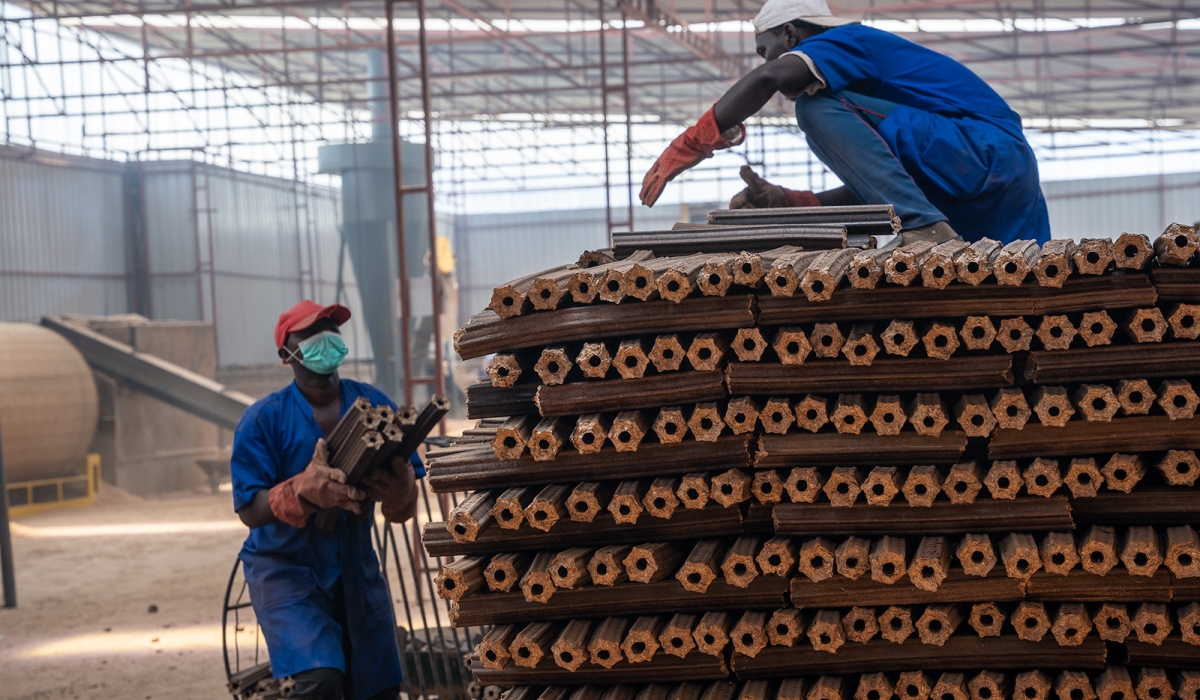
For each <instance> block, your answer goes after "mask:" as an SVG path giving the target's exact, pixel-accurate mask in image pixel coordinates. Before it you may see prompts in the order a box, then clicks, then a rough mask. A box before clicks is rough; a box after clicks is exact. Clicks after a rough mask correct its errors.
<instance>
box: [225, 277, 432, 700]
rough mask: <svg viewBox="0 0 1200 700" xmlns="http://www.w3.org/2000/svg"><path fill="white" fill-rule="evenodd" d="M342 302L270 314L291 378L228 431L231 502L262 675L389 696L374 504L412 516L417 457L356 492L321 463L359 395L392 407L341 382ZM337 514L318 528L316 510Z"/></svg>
mask: <svg viewBox="0 0 1200 700" xmlns="http://www.w3.org/2000/svg"><path fill="white" fill-rule="evenodd" d="M349 319H350V310H349V309H347V308H346V307H345V306H342V305H340V304H332V305H329V306H321V305H319V304H317V303H315V302H312V301H309V300H307V299H306V300H304V301H302V302H300V303H298V304H296V305H295V306H293V307H292V308H290V309H288V310H287V311H285V312H283V314H281V315H280V316H279V321H278V323H277V324H276V326H275V346H276V347H277V348H278V353H279V357H280V358H281V359H282V360H283V362H284V364H287V365H290V366H291V368H292V374H293V376H294V379H295V381H293V382H292V383H291V384H289V385H288V386H287V387H286V388H284V389H281V390H279V391H276V392H275V393H273V394H271V395H269V396H267V397H266V398H263V399H262V400H260V401H258V402H257V403H255V404H254V405H253V406H251V407H250V408H249V409H247V410H246V413H245V414H244V415H243V416H242V419H241V421H240V422H239V423H238V427H237V431H236V432H235V433H234V436H233V460H232V465H231V468H230V473H231V476H232V479H233V507H234V509H235V510H236V511H237V514H238V516H239V517H240V518H241V519H242V522H243V523H245V524H246V525H247V526H248V527H249V528H251V529H250V535H249V537H247V538H246V542H245V544H244V545H243V546H242V551H241V554H240V558H241V561H242V568H243V571H244V573H245V577H246V583H247V585H248V586H249V589H250V601H251V603H252V604H253V605H254V614H255V616H256V617H257V618H258V624H259V626H260V627H262V631H263V636H264V637H265V638H266V642H267V651H268V652H269V654H270V658H271V672H272V674H273V675H274V676H275V677H276V678H285V677H290V678H291V679H292V682H293V688H292V690H291V694H290V695H289V697H291V698H293V699H295V698H303V699H304V700H342V699H343V698H345V700H368V699H370V700H383V699H384V698H386V699H387V700H396V698H397V697H398V696H399V693H400V689H399V686H400V681H401V666H400V653H399V649H398V647H397V644H396V620H395V615H394V613H393V611H392V601H391V596H390V595H389V594H388V588H387V583H386V582H385V581H384V579H383V576H382V574H381V572H380V569H379V560H378V558H377V557H376V556H375V550H374V549H373V548H372V547H371V523H372V522H373V521H374V512H375V503H379V505H380V510H381V512H382V514H383V517H384V518H385V519H387V520H388V521H390V522H402V521H404V520H408V519H409V518H411V517H412V516H413V513H414V512H415V511H416V505H417V487H416V481H415V478H416V477H417V476H424V474H425V470H424V467H423V466H422V465H421V461H420V459H419V458H418V457H415V456H414V457H413V459H412V460H411V464H410V463H409V462H406V461H404V460H403V459H401V458H397V459H395V460H393V461H392V463H391V465H387V466H382V467H380V468H377V469H375V471H373V472H372V473H371V474H370V475H368V476H367V478H366V479H365V480H364V482H363V483H362V484H361V486H362V488H361V489H359V488H354V487H352V486H348V485H347V484H346V483H345V480H346V477H345V474H344V473H342V472H341V471H340V470H338V469H335V468H333V467H331V466H329V454H328V449H327V447H326V445H325V438H327V437H328V436H329V434H330V433H331V432H332V431H333V429H334V427H335V426H336V425H337V423H338V421H339V420H340V419H341V417H342V415H343V414H345V413H346V411H347V410H349V408H350V406H351V404H353V403H354V402H355V400H356V399H358V398H359V397H366V398H367V399H368V400H369V401H370V402H371V404H372V405H373V406H379V405H385V406H390V407H392V408H393V409H394V408H395V407H396V406H395V404H394V403H393V402H392V400H391V399H390V398H388V396H387V395H386V394H384V393H383V392H382V391H380V390H379V389H376V388H375V387H373V386H370V385H368V384H363V383H360V382H356V381H352V380H349V379H342V378H340V377H339V376H338V367H339V366H340V365H341V363H342V360H343V359H345V357H346V353H347V350H346V344H345V342H344V341H343V340H342V337H341V333H340V331H339V330H338V329H339V327H340V326H341V325H342V324H343V323H345V322H346V321H347V320H349ZM322 508H338V509H340V517H339V519H338V524H337V527H336V528H335V529H334V530H333V531H332V532H330V533H328V534H325V533H322V532H320V531H319V530H318V529H317V527H316V525H315V522H314V521H315V520H316V519H315V517H313V516H314V514H315V513H317V512H318V511H319V510H320V509H322Z"/></svg>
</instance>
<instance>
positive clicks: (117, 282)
mask: <svg viewBox="0 0 1200 700" xmlns="http://www.w3.org/2000/svg"><path fill="white" fill-rule="evenodd" d="M126 167H127V166H126V165H125V164H120V163H110V162H106V161H96V160H88V159H80V158H68V157H63V156H58V155H54V154H46V153H42V152H38V151H28V150H22V149H12V148H7V147H0V320H6V321H12V320H20V321H36V320H37V319H38V318H40V317H41V316H43V315H46V314H54V313H86V314H116V313H126V312H129V311H131V310H132V308H131V307H132V302H131V301H130V299H131V296H132V295H131V292H130V289H131V284H130V280H131V273H130V270H131V267H132V265H131V263H130V258H131V255H130V254H129V252H128V251H129V250H130V234H129V231H130V230H134V229H135V228H136V227H132V228H131V226H130V223H129V222H130V217H131V216H134V217H136V216H141V217H143V219H142V221H143V229H144V231H145V234H144V235H145V244H146V249H147V253H146V257H147V268H148V271H147V273H148V286H149V290H150V295H149V296H150V298H149V306H150V308H149V312H150V315H151V316H152V317H153V318H157V319H179V320H189V321H215V326H216V334H217V347H218V355H219V361H220V366H221V367H222V368H226V367H239V366H256V365H264V364H271V363H273V362H274V361H275V350H274V347H273V344H272V341H271V329H272V328H273V327H274V324H275V319H276V317H277V316H278V314H279V312H280V311H282V310H283V309H284V308H286V307H288V306H290V305H291V304H293V303H295V302H296V301H298V300H299V299H300V298H302V297H303V296H308V297H311V298H313V299H316V300H317V301H320V302H322V303H329V302H332V301H334V297H335V294H336V288H337V279H338V264H339V259H341V264H342V276H343V283H344V286H345V290H346V295H345V296H344V297H343V298H342V302H343V303H345V304H347V305H348V306H350V308H351V309H352V310H356V311H357V310H358V309H361V304H360V298H359V290H358V288H357V285H356V283H355V279H354V273H353V269H352V266H351V265H350V261H349V257H348V256H344V257H343V256H341V255H340V251H339V249H340V245H341V236H340V233H339V226H340V221H341V215H340V192H339V191H338V190H337V189H334V188H327V187H314V186H309V185H305V184H297V183H293V182H290V181H286V180H278V179H274V178H267V177H260V176H255V175H248V174H245V173H240V172H235V171H232V170H228V169H225V168H219V167H215V166H210V165H204V164H196V163H190V162H163V163H142V164H134V165H130V166H128V167H130V168H137V169H138V171H140V176H141V177H140V187H141V192H142V206H141V207H130V206H129V205H128V204H127V200H126V190H125V188H124V185H123V182H122V181H123V178H125V177H126V172H127V171H126ZM1043 188H1044V190H1045V192H1046V198H1047V201H1048V203H1049V207H1050V219H1051V227H1052V230H1053V231H1054V234H1055V235H1056V236H1059V237H1073V238H1080V237H1085V236H1115V235H1117V234H1119V233H1121V232H1122V231H1134V232H1141V233H1147V234H1151V235H1154V234H1157V233H1158V232H1160V231H1162V229H1163V228H1165V227H1166V225H1167V224H1169V223H1170V222H1172V221H1181V222H1185V223H1192V222H1194V221H1196V220H1198V219H1200V173H1188V174H1180V175H1164V176H1150V177H1129V178H1108V179H1099V180H1081V181H1065V182H1046V183H1043ZM129 208H134V209H140V211H133V212H130V211H127V209H129ZM707 208H708V207H706V206H705V207H697V210H699V209H704V210H706V209H707ZM691 213H692V215H693V216H691V218H692V219H696V218H697V214H698V213H699V214H702V213H703V212H698V211H693V212H691ZM680 218H682V217H681V211H680V209H679V208H678V207H667V208H656V209H653V210H650V211H644V212H643V211H639V212H638V220H637V226H638V228H639V229H643V230H649V229H655V228H669V227H670V226H671V224H672V223H674V222H675V221H677V220H679V219H680ZM605 231H606V227H605V216H604V210H602V209H585V210H578V211H547V212H526V213H514V214H489V215H477V216H458V217H449V216H446V215H440V216H439V233H440V234H442V235H446V236H449V237H450V238H451V241H452V245H453V249H454V255H455V258H456V260H457V275H458V281H459V304H458V308H459V323H462V322H465V320H466V319H467V317H469V316H470V315H471V314H472V313H475V312H477V311H479V310H480V309H482V308H484V307H486V305H487V303H488V301H489V300H490V298H491V292H492V288H493V287H495V286H496V285H498V284H501V283H503V282H506V281H508V280H510V279H513V278H516V277H520V276H522V275H526V274H529V273H531V272H536V271H538V270H542V269H546V268H549V267H554V266H556V265H561V264H564V263H568V262H572V261H574V260H575V259H576V258H577V257H578V255H579V253H580V251H583V250H586V249H593V248H602V247H604V246H605V245H606V244H607V235H606V233H605ZM385 293H392V292H391V291H390V290H388V291H386V292H385ZM346 337H347V343H348V344H349V345H350V348H351V356H352V358H354V359H359V360H369V359H370V358H371V347H370V340H369V339H368V336H367V333H366V332H365V329H364V328H363V326H362V325H361V322H360V320H359V319H358V318H355V319H354V320H352V321H351V324H350V325H349V327H348V328H346Z"/></svg>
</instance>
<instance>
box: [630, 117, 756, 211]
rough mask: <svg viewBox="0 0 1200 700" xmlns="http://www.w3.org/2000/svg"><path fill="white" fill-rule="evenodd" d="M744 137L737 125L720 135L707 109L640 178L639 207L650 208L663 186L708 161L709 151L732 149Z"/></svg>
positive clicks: (740, 126) (744, 133)
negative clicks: (643, 205) (689, 169)
mask: <svg viewBox="0 0 1200 700" xmlns="http://www.w3.org/2000/svg"><path fill="white" fill-rule="evenodd" d="M745 138H746V128H745V127H744V126H742V125H741V124H738V125H737V126H735V127H731V128H730V129H729V130H728V131H726V132H725V133H724V134H722V133H721V129H720V127H718V126H717V119H716V117H714V116H713V111H712V108H711V107H710V108H709V110H708V111H707V112H705V113H704V116H702V117H700V121H698V122H696V125H695V126H693V127H690V128H688V129H687V131H684V132H683V133H682V134H680V135H679V136H677V137H675V140H674V141H672V142H671V145H670V146H667V150H665V151H663V153H662V155H661V156H659V157H658V160H656V161H654V165H653V166H651V167H650V170H649V171H648V172H647V173H646V177H645V178H643V179H642V192H641V194H640V195H638V196H639V197H641V199H642V204H645V205H646V206H648V207H652V206H654V203H655V202H657V201H658V196H659V195H661V194H662V191H663V188H664V187H666V186H667V183H668V182H670V181H671V180H674V179H675V176H676V175H678V174H679V173H681V172H683V171H684V170H687V169H688V168H690V167H692V166H694V165H696V164H697V163H699V162H700V161H702V160H704V159H705V158H711V157H712V154H713V151H719V150H721V149H722V148H732V147H733V146H736V145H738V144H739V143H741V142H742V141H744V140H745Z"/></svg>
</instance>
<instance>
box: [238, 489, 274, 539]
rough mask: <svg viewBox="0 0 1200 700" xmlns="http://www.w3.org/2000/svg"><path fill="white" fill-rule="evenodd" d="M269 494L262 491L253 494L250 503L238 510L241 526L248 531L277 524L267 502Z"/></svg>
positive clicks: (265, 490) (266, 491) (264, 490)
mask: <svg viewBox="0 0 1200 700" xmlns="http://www.w3.org/2000/svg"><path fill="white" fill-rule="evenodd" d="M269 493H270V492H269V491H268V490H267V489H263V490H261V491H259V492H258V493H256V494H254V498H252V499H250V502H249V503H247V504H246V505H244V506H242V507H241V508H239V509H238V512H237V514H238V517H239V518H241V519H242V524H243V525H245V526H246V527H248V528H250V529H254V528H256V527H262V526H263V525H270V524H271V523H274V522H278V520H279V519H278V518H276V517H275V514H274V513H272V512H271V503H270V500H269V496H268V494H269Z"/></svg>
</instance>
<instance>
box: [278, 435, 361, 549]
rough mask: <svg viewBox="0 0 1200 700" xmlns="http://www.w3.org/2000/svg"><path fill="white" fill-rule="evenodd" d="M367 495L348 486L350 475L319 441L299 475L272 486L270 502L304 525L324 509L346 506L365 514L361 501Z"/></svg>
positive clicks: (292, 521)
mask: <svg viewBox="0 0 1200 700" xmlns="http://www.w3.org/2000/svg"><path fill="white" fill-rule="evenodd" d="M365 496H366V494H364V493H363V492H362V491H359V490H358V489H356V488H354V487H353V486H347V485H346V474H345V473H344V472H342V470H340V469H334V468H333V467H331V466H329V448H328V447H327V446H326V445H325V440H324V438H322V439H320V440H317V447H316V449H314V450H313V456H312V461H311V462H309V463H308V466H307V467H305V468H304V471H302V472H300V473H299V474H297V475H296V476H293V477H292V478H290V479H288V480H287V481H284V482H281V483H278V484H276V485H275V486H273V487H271V490H270V491H269V492H268V493H267V502H268V503H269V504H270V506H271V512H272V513H274V514H275V517H276V518H279V520H281V521H282V522H285V523H287V524H288V525H291V526H292V527H304V526H305V524H306V523H307V522H308V518H309V516H310V515H312V514H313V513H315V512H317V511H318V510H320V509H322V508H345V509H346V510H348V511H350V512H351V513H361V512H362V505H361V504H360V503H359V501H361V500H362V499H363V498H364V497H365Z"/></svg>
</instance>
